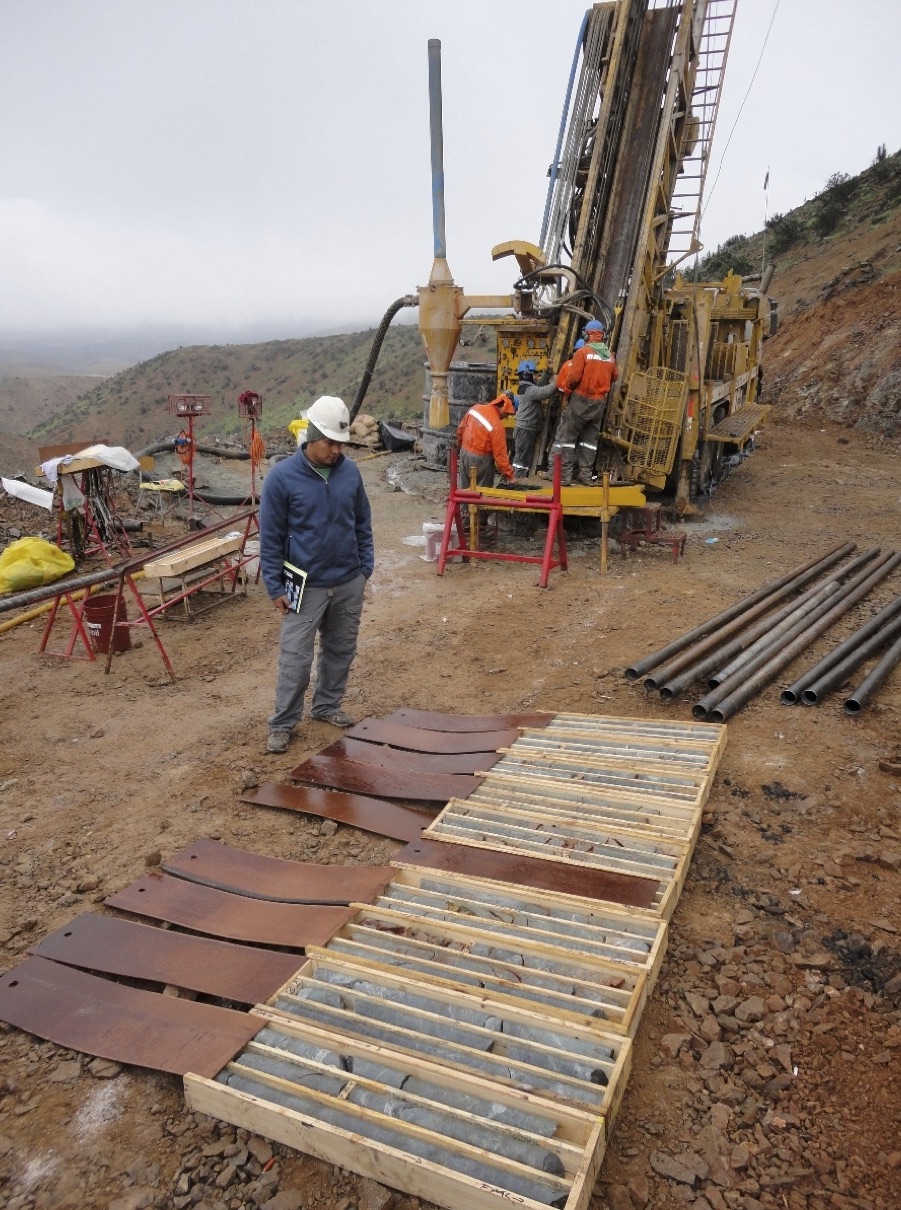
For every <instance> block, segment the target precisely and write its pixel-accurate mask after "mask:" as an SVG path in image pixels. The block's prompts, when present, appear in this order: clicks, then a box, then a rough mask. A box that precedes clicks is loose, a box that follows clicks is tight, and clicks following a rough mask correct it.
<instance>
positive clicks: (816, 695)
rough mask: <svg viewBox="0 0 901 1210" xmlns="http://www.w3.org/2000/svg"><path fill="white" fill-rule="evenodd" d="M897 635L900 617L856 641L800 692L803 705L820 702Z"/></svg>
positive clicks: (900, 631)
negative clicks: (861, 640)
mask: <svg viewBox="0 0 901 1210" xmlns="http://www.w3.org/2000/svg"><path fill="white" fill-rule="evenodd" d="M899 635H901V618H895V619H894V620H893V621H891V622H888V623H886V625H885V626H884V627H883V629H882V630H880V631H879V632H878V633H877V634H874V635H871V636H870V638H869V639H866V640H865V641H864V642H863V643H858V645H857V646H856V647H855V648H854V650H853V651H851V652H850V653H849V654H848V655H846V656H845V658H844V659H843V660H841V661H840V663H838V664H834V665H833V666H832V668H831V669H830V670H829V671H828V672H824V673H823V675H822V676H821V677H820V678H819V679H818V680H816V681H814V682H813V683H812V684H810V685H808V687H807V688H806V689H805V690H804V692H803V693H802V694H801V701H802V702H803V703H804V705H805V706H815V705H816V704H817V702H821V701H822V700H823V698H824V697H825V696H826V694H827V693H828V692H829V691H830V690H831V689H835V688H836V687H837V686H838V685H841V684H842V682H843V681H844V680H845V679H846V678H847V677H849V676H850V675H851V673H852V672H854V671H855V669H857V668H859V667H860V665H861V664H863V663H864V661H865V660H868V659H869V658H870V656H871V655H875V654H876V652H877V651H879V650H880V648H882V647H885V646H886V645H887V644H889V643H892V642H894V640H895V639H896V638H898V637H899Z"/></svg>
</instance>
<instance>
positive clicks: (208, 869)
mask: <svg viewBox="0 0 901 1210" xmlns="http://www.w3.org/2000/svg"><path fill="white" fill-rule="evenodd" d="M162 868H163V870H164V871H165V873H167V874H173V875H175V876H176V877H178V878H186V879H187V880H188V881H189V882H197V883H200V884H202V885H203V886H209V887H215V888H216V889H217V890H220V891H229V892H232V893H234V894H238V895H247V896H248V897H249V898H251V899H266V900H273V901H277V902H279V903H340V904H347V903H354V902H360V901H365V902H367V903H368V902H369V901H370V900H371V899H373V898H374V897H375V896H376V895H377V894H378V893H379V891H381V890H382V888H383V887H384V886H385V885H386V883H387V882H388V880H389V879H390V877H391V874H392V870H391V867H390V866H384V865H382V866H355V865H316V864H314V863H313V862H306V861H285V860H284V859H282V858H280V857H264V856H261V855H260V854H258V853H249V852H248V851H247V850H246V849H235V848H232V847H231V845H227V844H222V843H221V842H220V841H217V840H195V841H194V843H193V844H190V845H188V847H187V848H185V849H181V850H180V851H179V852H178V853H175V854H173V856H172V857H170V858H169V859H168V860H167V861H164V862H163V864H162Z"/></svg>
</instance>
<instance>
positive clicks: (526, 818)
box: [424, 799, 686, 877]
mask: <svg viewBox="0 0 901 1210" xmlns="http://www.w3.org/2000/svg"><path fill="white" fill-rule="evenodd" d="M424 835H425V838H426V839H437V838H438V837H439V836H442V835H446V836H453V838H455V839H456V838H459V839H460V840H461V841H462V840H463V838H464V837H470V836H471V837H472V838H473V839H476V838H479V839H482V840H485V841H486V842H488V843H493V844H495V845H496V846H497V847H498V848H506V847H509V848H514V849H517V850H519V851H521V852H525V851H531V850H532V849H535V850H536V851H540V852H546V853H550V854H551V855H555V854H558V853H559V852H560V851H562V852H563V853H564V854H565V856H564V857H562V858H561V860H567V861H571V860H572V861H578V860H584V861H585V862H586V863H587V864H594V858H595V857H604V858H609V859H610V860H612V861H614V862H618V863H620V864H622V865H623V867H625V866H626V865H627V864H631V865H638V866H642V867H644V868H643V869H642V876H643V877H660V876H662V875H663V874H664V873H665V872H668V871H671V870H672V869H673V868H674V867H675V865H676V864H677V863H678V861H679V858H680V857H682V855H683V854H684V852H685V848H686V842H685V841H683V840H680V839H678V838H676V837H672V836H670V837H662V836H652V835H645V834H643V833H641V832H638V831H634V830H633V831H628V830H622V831H620V830H617V829H616V828H613V827H609V826H602V825H600V824H599V823H598V821H597V820H594V819H583V818H580V817H579V816H576V815H575V814H573V813H570V814H560V815H557V816H552V817H541V816H538V815H535V814H534V813H529V812H524V811H520V810H518V809H516V808H514V807H512V806H507V805H505V806H504V807H501V808H492V807H488V806H486V805H485V804H483V803H472V802H469V801H468V800H467V801H466V802H459V801H457V800H456V799H454V800H452V801H451V802H450V803H449V804H448V805H447V806H446V807H445V808H444V810H443V811H441V812H440V814H439V815H438V816H437V817H436V818H435V820H434V821H433V822H432V823H431V824H430V825H429V827H428V828H427V830H426V832H425V833H424Z"/></svg>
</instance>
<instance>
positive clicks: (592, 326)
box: [585, 319, 607, 332]
mask: <svg viewBox="0 0 901 1210" xmlns="http://www.w3.org/2000/svg"><path fill="white" fill-rule="evenodd" d="M585 331H586V332H606V331H607V329H606V328H605V327H604V325H603V324H602V323H601V322H600V320H598V319H590V320H589V321H588V323H587V324H586V325H585Z"/></svg>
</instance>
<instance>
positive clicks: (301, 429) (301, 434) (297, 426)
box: [288, 417, 307, 445]
mask: <svg viewBox="0 0 901 1210" xmlns="http://www.w3.org/2000/svg"><path fill="white" fill-rule="evenodd" d="M288 432H289V433H290V434H291V435H292V436H293V437H295V438H296V439H297V444H298V445H302V444H303V442H304V441H305V440H306V436H307V422H306V418H305V417H304V418H302V419H300V420H292V421H291V423H290V424H289V425H288Z"/></svg>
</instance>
